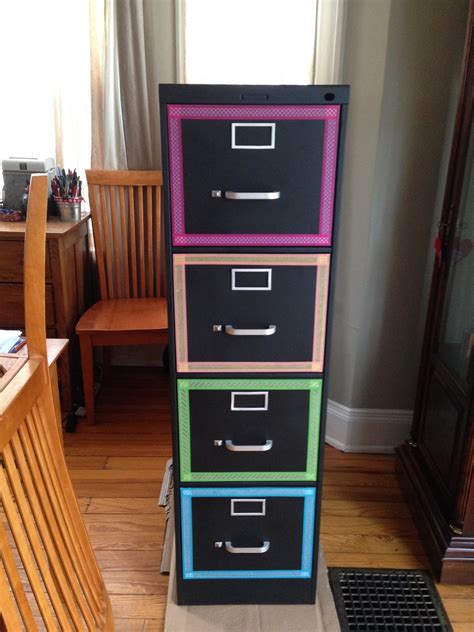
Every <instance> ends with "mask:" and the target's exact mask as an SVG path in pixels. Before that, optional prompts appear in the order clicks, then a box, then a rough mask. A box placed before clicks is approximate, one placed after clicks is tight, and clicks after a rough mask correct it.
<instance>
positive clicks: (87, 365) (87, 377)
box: [79, 335, 95, 425]
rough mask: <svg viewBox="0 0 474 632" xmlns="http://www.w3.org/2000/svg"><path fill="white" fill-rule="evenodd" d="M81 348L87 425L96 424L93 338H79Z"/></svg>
mask: <svg viewBox="0 0 474 632" xmlns="http://www.w3.org/2000/svg"><path fill="white" fill-rule="evenodd" d="M79 343H80V347H81V366H82V388H83V390H84V401H85V405H86V414H87V423H89V424H91V425H93V424H95V411H94V357H93V347H92V342H91V337H90V336H87V335H81V336H79Z"/></svg>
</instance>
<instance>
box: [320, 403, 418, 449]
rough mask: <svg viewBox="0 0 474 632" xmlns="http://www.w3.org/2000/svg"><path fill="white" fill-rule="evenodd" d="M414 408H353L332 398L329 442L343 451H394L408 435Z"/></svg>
mask: <svg viewBox="0 0 474 632" xmlns="http://www.w3.org/2000/svg"><path fill="white" fill-rule="evenodd" d="M412 418H413V411H412V410H396V409H385V408H349V407H348V406H344V405H343V404H339V403H338V402H334V401H332V400H329V401H328V408H327V421H326V442H327V443H329V445H332V446H333V447H334V448H337V449H338V450H342V451H343V452H382V453H393V452H394V451H395V448H396V447H397V446H398V445H400V444H401V443H403V441H404V440H405V439H406V438H407V436H408V434H409V432H410V428H411V424H412Z"/></svg>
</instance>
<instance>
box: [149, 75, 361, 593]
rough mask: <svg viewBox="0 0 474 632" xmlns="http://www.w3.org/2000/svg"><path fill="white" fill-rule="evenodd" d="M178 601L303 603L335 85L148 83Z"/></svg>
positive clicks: (331, 205)
mask: <svg viewBox="0 0 474 632" xmlns="http://www.w3.org/2000/svg"><path fill="white" fill-rule="evenodd" d="M160 101H161V124H162V139H163V170H164V173H163V187H164V191H165V197H164V200H165V218H166V233H165V234H166V247H167V261H168V266H167V269H168V288H169V296H170V300H169V302H168V306H169V327H170V329H169V332H170V333H169V335H170V377H171V392H172V413H173V438H174V441H173V459H174V476H175V479H174V482H175V485H174V494H175V512H176V513H175V517H176V551H177V569H176V577H177V595H178V602H179V603H180V604H237V603H240V604H246V603H247V604H251V603H257V604H258V603H260V604H264V603H312V602H314V599H315V595H316V576H317V574H316V570H317V568H316V566H317V560H318V546H319V520H320V503H321V482H322V473H323V467H322V457H323V448H324V436H325V414H326V402H327V382H326V378H327V366H328V365H327V361H328V340H329V336H328V331H329V330H330V326H331V307H330V306H331V302H332V301H331V287H332V268H333V260H334V249H335V241H336V232H337V231H336V225H337V215H338V207H339V200H340V188H341V167H342V148H343V140H344V131H345V126H346V116H347V108H348V101H349V88H348V86H210V85H209V86H200V85H162V86H160Z"/></svg>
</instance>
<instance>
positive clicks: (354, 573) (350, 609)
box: [329, 568, 452, 632]
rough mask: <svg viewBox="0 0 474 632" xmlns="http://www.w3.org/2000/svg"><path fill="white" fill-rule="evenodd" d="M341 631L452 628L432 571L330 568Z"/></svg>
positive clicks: (425, 631) (428, 631) (406, 631)
mask: <svg viewBox="0 0 474 632" xmlns="http://www.w3.org/2000/svg"><path fill="white" fill-rule="evenodd" d="M329 582H330V584H331V588H332V592H333V594H334V600H335V603H336V608H337V614H338V616H339V621H340V624H341V629H342V632H452V627H451V624H450V623H449V619H448V616H447V614H446V611H445V609H444V607H443V604H442V603H441V600H440V598H439V595H438V592H437V590H436V587H435V585H434V583H433V580H432V579H431V577H430V575H429V573H427V572H425V571H411V570H409V571H407V570H391V569H381V568H375V569H374V568H330V569H329Z"/></svg>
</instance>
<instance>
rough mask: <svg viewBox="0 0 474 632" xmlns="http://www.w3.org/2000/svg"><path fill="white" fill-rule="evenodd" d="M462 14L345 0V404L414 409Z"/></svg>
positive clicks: (337, 349) (339, 391)
mask: <svg viewBox="0 0 474 632" xmlns="http://www.w3.org/2000/svg"><path fill="white" fill-rule="evenodd" d="M466 15H467V2H465V1H464V0H456V1H453V0H436V1H433V0H416V1H413V0H382V1H379V0H349V2H348V4H347V24H346V28H347V31H346V40H345V50H344V62H343V82H344V83H349V84H351V103H350V108H349V124H348V132H347V145H346V147H347V148H346V160H345V166H344V184H343V196H342V208H341V230H340V240H339V252H338V257H337V262H336V291H335V319H334V327H333V340H332V349H331V371H330V393H329V396H330V399H332V400H334V401H336V402H338V403H340V404H344V405H345V406H348V407H350V408H382V409H383V408H388V409H410V408H412V407H413V401H414V394H415V388H416V377H417V372H418V366H419V358H420V350H421V342H422V331H423V328H422V326H420V322H424V319H425V312H426V296H427V285H428V283H429V280H428V279H427V276H428V275H427V274H426V270H427V262H426V260H427V256H428V258H430V259H431V260H432V256H431V254H428V255H427V253H430V247H429V244H430V242H431V239H432V225H433V218H434V217H438V216H439V212H440V195H439V192H438V184H439V182H440V181H444V179H445V171H446V160H445V154H446V147H447V144H446V138H449V133H448V128H449V129H451V127H452V116H449V113H450V112H451V113H452V107H451V108H450V105H452V94H453V92H454V85H453V84H454V83H455V77H456V76H457V75H458V73H459V67H460V61H461V57H462V45H463V39H464V30H465V24H466ZM448 145H449V143H448ZM437 192H438V195H437Z"/></svg>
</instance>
